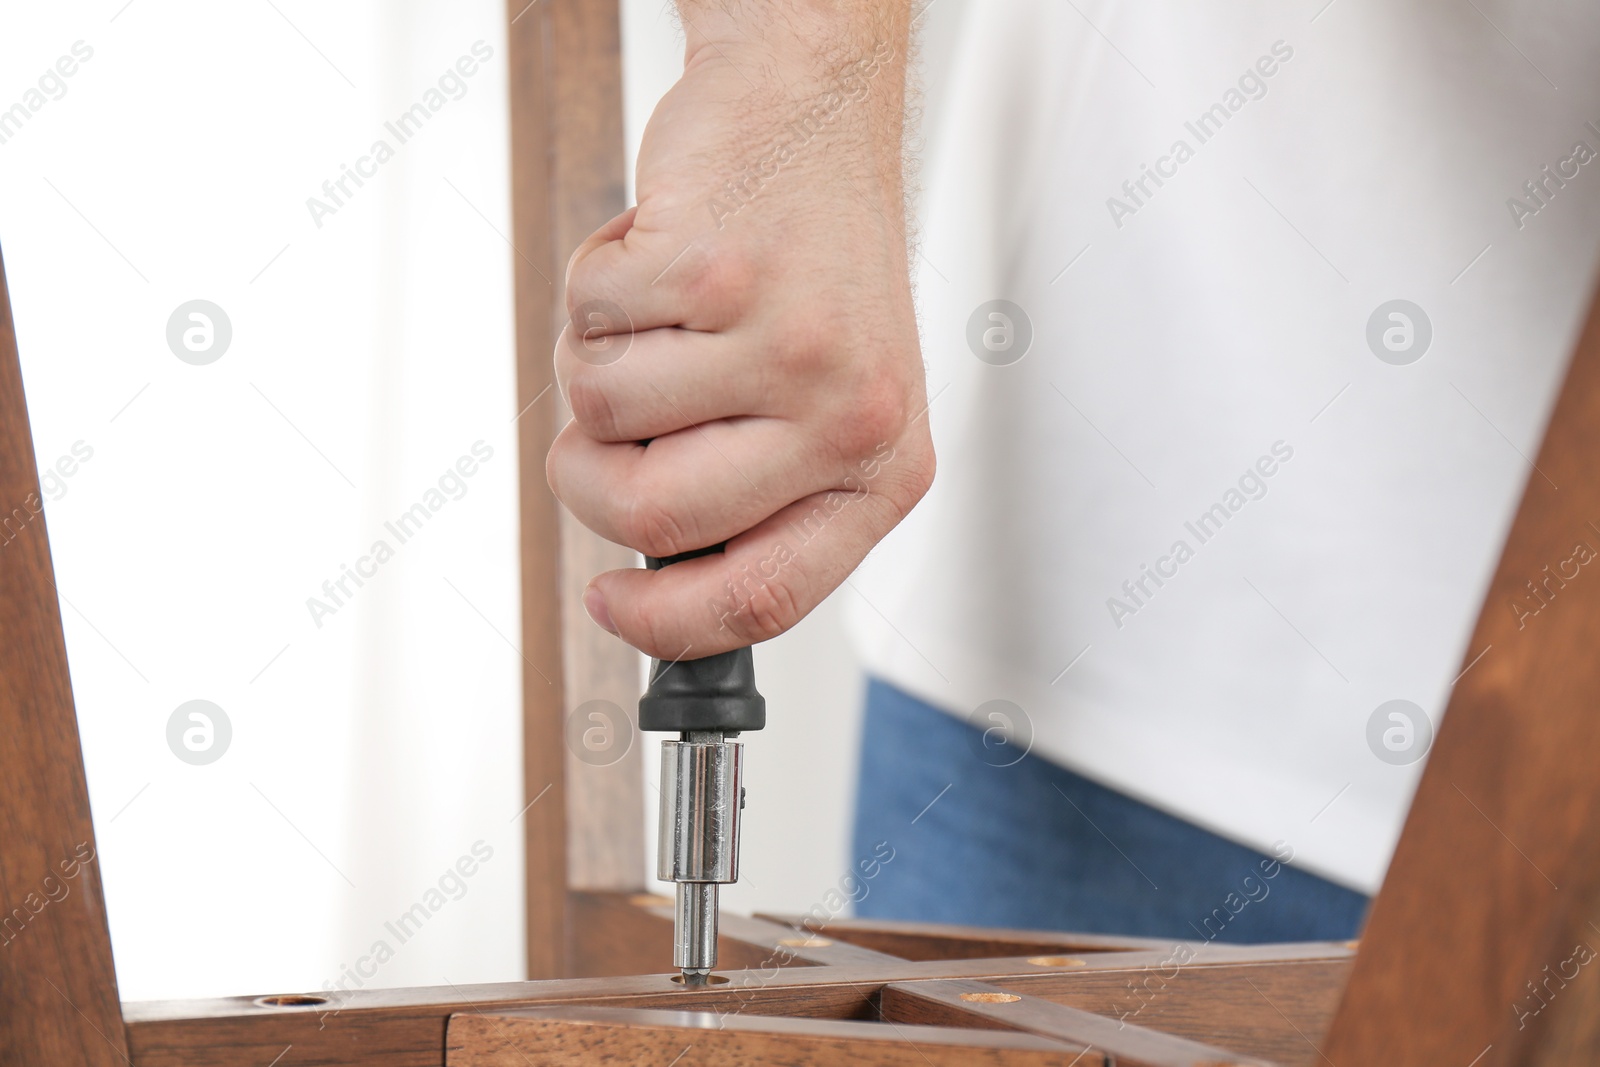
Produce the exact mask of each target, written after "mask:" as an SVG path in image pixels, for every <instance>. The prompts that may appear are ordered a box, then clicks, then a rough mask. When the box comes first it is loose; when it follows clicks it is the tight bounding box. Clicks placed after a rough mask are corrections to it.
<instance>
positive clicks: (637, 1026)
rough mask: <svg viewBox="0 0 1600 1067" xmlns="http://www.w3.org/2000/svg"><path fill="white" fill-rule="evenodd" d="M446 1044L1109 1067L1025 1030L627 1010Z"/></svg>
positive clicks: (900, 1066) (559, 1016)
mask: <svg viewBox="0 0 1600 1067" xmlns="http://www.w3.org/2000/svg"><path fill="white" fill-rule="evenodd" d="M448 1046H449V1057H448V1059H447V1060H446V1062H447V1063H448V1064H449V1067H527V1065H528V1064H530V1063H537V1064H540V1065H541V1067H568V1065H571V1067H587V1065H588V1064H593V1063H653V1064H668V1063H680V1062H682V1063H691V1062H692V1063H693V1064H694V1065H695V1067H751V1065H760V1064H786V1065H787V1064H798V1063H851V1064H861V1065H862V1067H967V1065H977V1067H984V1065H988V1067H1062V1065H1063V1064H1066V1063H1068V1062H1069V1061H1070V1062H1072V1063H1073V1064H1074V1065H1075V1067H1105V1060H1104V1058H1103V1057H1101V1056H1099V1055H1097V1054H1095V1053H1092V1052H1085V1050H1084V1048H1083V1047H1082V1046H1081V1045H1073V1044H1070V1043H1066V1042H1061V1041H1054V1040H1049V1039H1046V1038H1040V1037H1035V1036H1033V1035H1030V1034H1022V1033H1008V1032H1005V1031H997V1030H968V1029H955V1028H947V1027H936V1026H884V1025H882V1024H880V1023H870V1022H841V1021H837V1020H826V1021H823V1020H817V1019H783V1018H757V1017H752V1016H719V1015H717V1014H714V1013H711V1012H687V1011H645V1010H639V1009H625V1008H563V1009H555V1010H542V1011H516V1012H498V1013H493V1014H488V1013H485V1014H476V1013H463V1014H459V1015H455V1016H452V1017H451V1020H450V1027H449V1039H448ZM691 1053H692V1056H691Z"/></svg>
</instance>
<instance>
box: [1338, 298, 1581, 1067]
mask: <svg viewBox="0 0 1600 1067" xmlns="http://www.w3.org/2000/svg"><path fill="white" fill-rule="evenodd" d="M1508 355H1509V354H1508ZM1597 456H1600V305H1597V308H1596V310H1592V311H1591V313H1590V316H1589V320H1588V324H1587V326H1586V328H1585V329H1584V332H1583V336H1582V340H1581V341H1580V343H1579V345H1578V348H1577V352H1576V354H1575V356H1574V357H1573V360H1572V363H1571V365H1570V366H1569V368H1568V372H1567V377H1566V382H1565V385H1564V386H1563V388H1562V390H1561V394H1560V397H1559V399H1558V400H1557V402H1556V406H1555V412H1554V415H1553V416H1552V418H1551V421H1550V425H1549V428H1548V429H1547V430H1546V433H1545V438H1544V444H1543V446H1542V447H1541V448H1540V449H1539V453H1538V459H1537V461H1536V462H1537V470H1536V471H1534V472H1532V473H1531V474H1530V476H1529V478H1528V484H1527V488H1526V490H1525V491H1524V494H1523V497H1522V503H1521V507H1520V508H1519V509H1518V511H1517V516H1516V519H1515V521H1514V523H1513V524H1512V527H1511V534H1510V537H1509V539H1508V540H1507V542H1506V547H1505V551H1504V553H1503V554H1502V555H1501V558H1500V564H1499V567H1498V568H1497V569H1496V571H1495V576H1494V579H1493V581H1492V583H1491V584H1490V587H1489V593H1488V596H1487V598H1486V600H1485V602H1484V608H1483V613H1482V614H1481V615H1480V617H1479V619H1478V625H1477V628H1476V630H1475V632H1474V633H1473V636H1472V640H1471V642H1470V644H1469V645H1468V646H1467V653H1466V656H1467V662H1466V663H1464V664H1463V668H1464V670H1465V673H1464V674H1463V676H1462V677H1461V678H1460V680H1459V681H1458V682H1457V683H1456V685H1455V691H1454V694H1453V696H1452V698H1451V701H1450V705H1449V710H1448V713H1447V714H1446V716H1445V719H1444V722H1443V724H1442V727H1441V729H1440V730H1439V732H1438V738H1437V742H1436V744H1435V746H1434V749H1433V752H1432V754H1431V756H1430V758H1429V762H1428V766H1427V769H1426V771H1425V772H1424V774H1423V776H1422V782H1421V785H1420V787H1419V788H1418V790H1417V795H1416V799H1415V801H1414V803H1413V805H1412V808H1411V814H1410V817H1409V818H1408V819H1407V821H1406V825H1405V829H1404V831H1403V832H1402V834H1401V837H1400V842H1399V847H1398V848H1397V850H1396V852H1395V856H1394V860H1393V862H1392V864H1391V865H1390V868H1389V873H1388V877H1387V878H1386V879H1385V881H1384V884H1383V888H1382V891H1381V892H1380V893H1379V895H1378V898H1377V900H1376V902H1375V903H1374V905H1373V908H1372V913H1371V917H1370V919H1369V921H1368V924H1367V930H1366V934H1365V936H1364V937H1363V940H1362V948H1361V954H1360V956H1359V958H1358V959H1357V960H1356V965H1355V971H1354V973H1353V974H1352V976H1351V979H1350V985H1349V988H1348V990H1347V991H1346V993H1345V997H1344V1000H1343V1002H1342V1004H1341V1005H1340V1008H1339V1011H1338V1014H1337V1016H1336V1019H1335V1022H1334V1025H1333V1029H1332V1032H1331V1033H1330V1035H1329V1039H1328V1042H1327V1045H1326V1047H1325V1048H1324V1050H1323V1051H1324V1052H1325V1053H1326V1054H1327V1057H1328V1059H1330V1060H1332V1061H1333V1062H1335V1063H1341V1064H1343V1063H1379V1062H1381V1063H1424V1062H1426V1063H1459V1064H1469V1063H1472V1064H1476V1067H1495V1065H1497V1064H1510V1063H1522V1062H1527V1061H1529V1060H1532V1059H1535V1058H1537V1056H1538V1050H1539V1046H1540V1043H1541V1042H1542V1041H1545V1040H1547V1039H1548V1038H1549V1037H1550V1034H1551V1030H1550V1027H1549V1026H1548V1025H1547V1022H1548V1019H1547V1017H1546V1014H1545V1013H1544V1012H1542V1011H1540V1012H1537V1013H1534V1014H1532V1015H1531V1016H1529V1015H1527V1014H1526V1013H1528V1012H1530V1011H1531V1010H1532V1009H1533V1008H1537V1007H1538V1006H1539V1005H1540V1004H1541V1003H1544V1002H1545V1001H1548V1000H1549V999H1550V997H1553V998H1554V1001H1553V1003H1555V1004H1559V1003H1560V998H1561V996H1562V995H1563V994H1562V992H1561V991H1560V990H1559V988H1557V987H1552V989H1551V992H1550V993H1549V994H1547V995H1545V996H1544V999H1543V1000H1541V999H1540V998H1538V997H1535V996H1534V995H1533V992H1532V990H1531V989H1530V986H1529V983H1530V982H1531V983H1535V984H1536V987H1542V985H1543V981H1544V978H1545V977H1546V975H1547V974H1548V973H1550V972H1548V971H1546V968H1547V967H1548V968H1550V970H1551V971H1557V970H1560V969H1562V968H1564V967H1565V968H1566V969H1567V971H1568V973H1569V974H1571V973H1572V969H1573V965H1571V964H1568V963H1567V961H1569V960H1572V959H1573V958H1574V950H1575V947H1576V945H1577V943H1578V941H1580V940H1581V941H1584V942H1586V943H1587V945H1589V946H1595V947H1600V930H1597V929H1595V928H1594V927H1592V926H1591V925H1590V919H1591V915H1590V914H1589V913H1588V908H1589V905H1591V904H1593V903H1595V902H1596V901H1597V900H1600V892H1597V890H1600V849H1596V848H1595V837H1596V828H1597V827H1596V813H1597V812H1600V774H1596V773H1595V767H1596V766H1597V765H1600V715H1596V714H1595V694H1596V693H1600V656H1597V655H1596V654H1595V650H1596V649H1597V648H1600V565H1589V564H1586V563H1584V562H1583V560H1590V561H1592V560H1594V559H1595V557H1596V553H1597V551H1600V462H1596V457H1597ZM1558 486H1559V489H1558V488H1557V487H1558ZM1579 546H1582V547H1581V548H1580V547H1579ZM1462 577H1463V578H1470V575H1463V576H1462ZM1480 656H1481V658H1479V657H1480ZM1593 951H1594V950H1593V948H1591V949H1590V950H1589V956H1590V958H1591V959H1592V958H1593ZM1578 966H1579V967H1582V966H1583V965H1581V964H1580V965H1578ZM1585 969H1587V968H1585ZM1581 1052H1582V1055H1581V1057H1580V1059H1581V1061H1582V1062H1589V1063H1592V1062H1596V1061H1597V1060H1600V1045H1597V1044H1596V1043H1595V1042H1594V1040H1593V1039H1591V1040H1589V1041H1588V1042H1587V1043H1586V1047H1585V1048H1584V1049H1583V1050H1581ZM1480 1057H1481V1058H1480ZM1571 1062H1579V1060H1572V1061H1571Z"/></svg>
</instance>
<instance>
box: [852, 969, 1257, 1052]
mask: <svg viewBox="0 0 1600 1067" xmlns="http://www.w3.org/2000/svg"><path fill="white" fill-rule="evenodd" d="M879 1010H880V1011H881V1012H882V1017H883V1019H884V1020H885V1021H889V1022H896V1023H902V1022H903V1023H924V1024H934V1025H940V1026H994V1027H1004V1028H1007V1029H1013V1030H1023V1031H1026V1032H1028V1033H1031V1034H1039V1035H1041V1036H1044V1037H1050V1038H1055V1039H1058V1040H1063V1041H1068V1042H1071V1043H1073V1044H1078V1045H1085V1046H1087V1047H1089V1048H1090V1049H1092V1050H1094V1052H1095V1053H1098V1054H1100V1055H1101V1056H1103V1057H1104V1058H1105V1059H1106V1060H1109V1061H1111V1062H1113V1063H1114V1064H1115V1065H1116V1067H1224V1065H1226V1067H1269V1065H1268V1064H1267V1063H1266V1061H1264V1060H1258V1059H1254V1058H1252V1057H1249V1056H1244V1055H1241V1054H1239V1053H1238V1052H1236V1051H1231V1050H1229V1049H1225V1048H1219V1047H1217V1046H1214V1045H1205V1044H1201V1043H1200V1042H1198V1041H1189V1040H1187V1039H1185V1038H1181V1037H1174V1036H1172V1035H1170V1034H1164V1033H1158V1032H1156V1031H1154V1030H1147V1029H1145V1028H1144V1027H1141V1026H1134V1025H1131V1024H1128V1023H1124V1022H1121V1021H1118V1020H1114V1019H1107V1018H1105V1017H1104V1016H1102V1015H1095V1014H1094V1013H1092V1012H1087V1011H1080V1010H1078V1009H1077V1008H1069V1007H1065V1006H1063V1005H1061V1004H1057V1003H1054V1002H1053V1001H1049V1000H1044V999H1042V998H1040V997H1030V996H1022V995H1018V994H1015V993H1013V994H1009V995H1008V994H1006V993H1003V992H1000V991H998V990H997V987H996V986H993V985H990V984H988V983H986V982H961V981H938V982H910V983H902V984H895V985H890V986H888V987H886V988H885V989H884V990H883V993H882V994H881V995H880V997H879Z"/></svg>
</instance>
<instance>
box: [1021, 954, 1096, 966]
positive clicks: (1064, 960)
mask: <svg viewBox="0 0 1600 1067" xmlns="http://www.w3.org/2000/svg"><path fill="white" fill-rule="evenodd" d="M1028 962H1029V963H1031V964H1033V965H1034V966H1035V967H1087V966H1089V961H1088V960H1081V959H1079V958H1078V957H1076V956H1030V957H1029V958H1028Z"/></svg>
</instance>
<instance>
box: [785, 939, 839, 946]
mask: <svg viewBox="0 0 1600 1067" xmlns="http://www.w3.org/2000/svg"><path fill="white" fill-rule="evenodd" d="M778 944H780V945H783V946H784V947H785V948H827V947H828V946H829V945H831V944H833V942H832V941H829V940H828V939H827V938H825V937H785V938H780V939H779V941H778Z"/></svg>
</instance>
